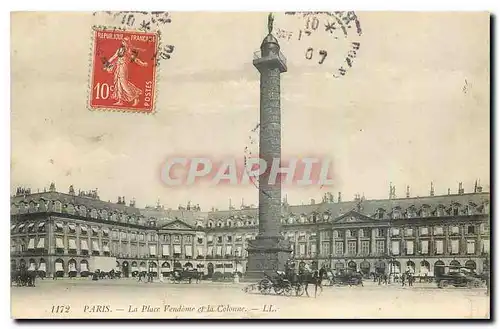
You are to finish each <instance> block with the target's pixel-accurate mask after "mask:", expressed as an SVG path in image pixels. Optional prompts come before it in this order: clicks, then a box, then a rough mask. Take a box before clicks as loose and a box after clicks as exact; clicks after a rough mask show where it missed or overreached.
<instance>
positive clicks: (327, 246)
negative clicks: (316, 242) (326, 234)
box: [321, 242, 330, 256]
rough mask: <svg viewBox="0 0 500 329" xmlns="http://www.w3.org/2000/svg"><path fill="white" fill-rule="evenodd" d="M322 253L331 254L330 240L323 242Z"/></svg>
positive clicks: (324, 254)
mask: <svg viewBox="0 0 500 329" xmlns="http://www.w3.org/2000/svg"><path fill="white" fill-rule="evenodd" d="M321 247H322V249H321V255H323V256H328V255H330V242H323V244H322V245H321Z"/></svg>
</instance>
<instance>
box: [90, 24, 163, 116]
mask: <svg viewBox="0 0 500 329" xmlns="http://www.w3.org/2000/svg"><path fill="white" fill-rule="evenodd" d="M100 30H112V31H123V32H131V33H149V34H151V33H154V34H156V37H157V43H156V50H155V54H156V56H157V53H158V51H159V49H160V48H161V31H159V30H157V31H154V32H145V31H141V30H134V29H127V28H121V27H116V26H104V25H93V26H92V28H91V29H90V51H89V57H90V63H89V70H88V74H87V80H88V86H87V102H86V106H87V109H88V110H89V111H91V112H119V113H127V114H138V115H144V114H145V115H154V114H156V101H157V94H158V89H159V88H158V83H159V81H158V80H159V79H158V77H159V76H160V73H161V69H160V65H159V62H158V60H157V58H155V70H154V71H153V72H154V82H155V87H154V91H155V92H154V95H153V107H152V108H151V111H144V110H138V109H132V108H131V109H127V108H108V107H99V108H93V107H92V106H91V105H90V101H91V98H92V80H93V67H94V57H95V56H94V50H95V31H100Z"/></svg>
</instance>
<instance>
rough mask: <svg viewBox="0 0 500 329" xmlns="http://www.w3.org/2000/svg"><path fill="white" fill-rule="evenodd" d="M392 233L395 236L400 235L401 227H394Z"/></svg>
mask: <svg viewBox="0 0 500 329" xmlns="http://www.w3.org/2000/svg"><path fill="white" fill-rule="evenodd" d="M392 235H393V236H398V235H399V228H397V227H393V228H392Z"/></svg>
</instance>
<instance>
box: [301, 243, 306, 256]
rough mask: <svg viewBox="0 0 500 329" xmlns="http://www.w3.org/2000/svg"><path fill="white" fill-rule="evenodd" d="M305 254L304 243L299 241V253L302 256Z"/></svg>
mask: <svg viewBox="0 0 500 329" xmlns="http://www.w3.org/2000/svg"><path fill="white" fill-rule="evenodd" d="M305 254H306V244H305V243H301V244H299V255H300V256H304V255H305Z"/></svg>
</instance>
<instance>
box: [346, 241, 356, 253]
mask: <svg viewBox="0 0 500 329" xmlns="http://www.w3.org/2000/svg"><path fill="white" fill-rule="evenodd" d="M356 243H357V241H348V242H347V253H348V254H349V255H356Z"/></svg>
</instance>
